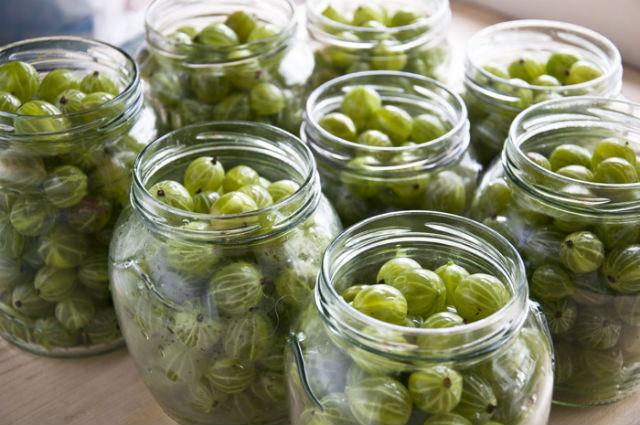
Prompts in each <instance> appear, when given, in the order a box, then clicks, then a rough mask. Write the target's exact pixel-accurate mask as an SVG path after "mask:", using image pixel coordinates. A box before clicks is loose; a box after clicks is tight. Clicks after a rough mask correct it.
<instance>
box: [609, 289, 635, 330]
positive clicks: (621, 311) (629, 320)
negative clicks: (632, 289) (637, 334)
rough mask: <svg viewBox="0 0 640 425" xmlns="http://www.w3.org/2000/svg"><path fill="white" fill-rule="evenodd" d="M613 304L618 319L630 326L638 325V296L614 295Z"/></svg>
mask: <svg viewBox="0 0 640 425" xmlns="http://www.w3.org/2000/svg"><path fill="white" fill-rule="evenodd" d="M613 306H614V308H615V310H616V313H617V314H618V317H619V318H620V320H622V321H623V322H624V323H625V324H627V325H630V326H638V325H640V297H638V296H630V295H627V296H623V297H620V296H618V297H614V299H613Z"/></svg>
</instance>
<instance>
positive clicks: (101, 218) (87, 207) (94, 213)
mask: <svg viewBox="0 0 640 425" xmlns="http://www.w3.org/2000/svg"><path fill="white" fill-rule="evenodd" d="M112 212H113V208H112V206H111V203H110V202H109V201H107V200H106V199H104V198H101V197H99V196H85V197H84V198H83V199H82V201H80V203H78V204H77V205H75V206H73V207H71V208H69V209H67V210H65V212H64V217H65V219H66V220H67V222H68V224H69V225H70V226H71V227H72V228H73V229H74V230H75V231H77V232H78V233H82V234H85V235H86V234H90V233H96V232H98V231H100V230H102V229H104V228H105V226H106V225H107V224H109V220H111V216H112Z"/></svg>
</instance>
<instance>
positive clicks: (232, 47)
mask: <svg viewBox="0 0 640 425" xmlns="http://www.w3.org/2000/svg"><path fill="white" fill-rule="evenodd" d="M297 22H298V19H297V14H296V5H295V2H294V1H293V0H264V1H260V2H256V1H251V0H222V1H220V0H196V1H174V0H155V1H154V2H152V3H151V4H150V5H149V7H148V9H147V13H146V46H145V47H144V48H143V49H142V51H141V52H140V54H139V61H140V63H141V64H142V65H141V67H142V73H143V78H144V79H145V82H146V88H147V90H146V91H147V98H148V100H149V101H150V103H151V104H152V105H153V106H154V108H155V109H156V111H157V113H158V116H159V119H160V123H161V124H162V130H164V131H169V130H173V129H178V128H181V127H183V126H186V125H190V124H194V123H201V122H207V121H226V120H243V121H252V122H261V123H267V124H272V125H275V126H277V127H280V128H282V129H285V130H288V131H290V132H297V131H298V129H299V127H300V122H301V120H302V112H303V107H304V103H303V102H304V100H303V99H304V96H303V95H304V92H305V90H306V85H307V82H308V79H309V78H310V76H311V73H312V71H313V55H312V54H311V51H310V49H309V48H308V47H307V46H306V44H305V43H304V42H303V39H302V38H301V36H300V35H299V34H298V25H297Z"/></svg>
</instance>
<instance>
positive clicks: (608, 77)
mask: <svg viewBox="0 0 640 425" xmlns="http://www.w3.org/2000/svg"><path fill="white" fill-rule="evenodd" d="M558 51H562V52H572V53H574V54H578V55H579V56H580V57H581V58H582V59H585V60H588V61H589V62H591V63H593V64H594V65H595V66H596V67H597V68H598V69H599V70H600V71H601V72H602V76H601V77H599V78H596V79H594V80H591V81H588V82H585V83H581V84H574V85H564V86H555V87H550V86H535V85H532V84H527V83H525V82H524V81H521V82H520V83H517V84H515V83H514V82H513V81H511V82H510V80H507V79H503V78H500V77H497V76H496V75H494V74H493V73H491V72H489V71H488V70H487V69H485V68H484V67H485V66H487V65H493V66H502V67H504V68H505V69H506V68H507V66H508V65H509V63H511V62H512V61H514V60H515V59H516V58H517V57H519V56H521V55H524V54H526V55H531V56H532V57H534V58H536V59H538V60H544V61H546V59H547V58H548V57H549V56H550V55H551V54H552V53H554V52H558ZM621 89H622V61H621V58H620V52H618V49H617V48H616V46H615V45H614V44H613V43H612V42H611V41H609V40H608V39H607V38H605V37H604V36H602V35H600V34H598V33H596V32H594V31H591V30H589V29H586V28H583V27H579V26H576V25H572V24H568V23H565V22H554V21H541V20H519V21H512V22H504V23H500V24H497V25H493V26H491V27H488V28H485V29H483V30H482V31H480V32H478V33H477V34H476V35H474V36H473V37H472V38H471V40H470V41H469V45H468V49H467V58H466V65H465V80H464V95H463V97H464V99H465V102H466V103H467V108H469V120H470V121H471V145H472V147H473V149H474V150H475V152H476V154H477V156H478V159H480V161H481V162H482V163H484V164H486V163H489V162H490V161H491V160H492V159H494V158H495V157H496V156H498V154H499V153H500V151H501V150H502V147H503V146H504V142H505V140H506V139H507V136H508V133H509V126H510V125H511V123H512V122H513V120H514V119H515V117H516V116H517V115H518V114H519V113H520V112H522V111H523V110H525V109H527V108H528V107H529V106H531V105H532V104H536V103H539V102H542V101H545V100H550V99H555V98H559V97H568V96H584V95H593V96H605V97H616V96H618V95H619V94H620V91H621Z"/></svg>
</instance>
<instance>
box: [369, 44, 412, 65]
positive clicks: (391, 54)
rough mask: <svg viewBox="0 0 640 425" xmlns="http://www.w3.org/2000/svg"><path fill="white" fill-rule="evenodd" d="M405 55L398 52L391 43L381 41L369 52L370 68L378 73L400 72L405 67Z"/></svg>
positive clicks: (406, 58)
mask: <svg viewBox="0 0 640 425" xmlns="http://www.w3.org/2000/svg"><path fill="white" fill-rule="evenodd" d="M407 61H408V57H407V55H406V53H404V52H402V51H400V50H398V49H397V48H396V47H395V46H394V44H393V42H392V41H390V40H382V41H380V42H379V43H378V45H377V46H376V47H374V48H373V50H372V51H371V60H370V61H369V64H370V65H371V68H372V69H374V70H378V71H402V70H403V69H404V68H405V67H406V66H407Z"/></svg>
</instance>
